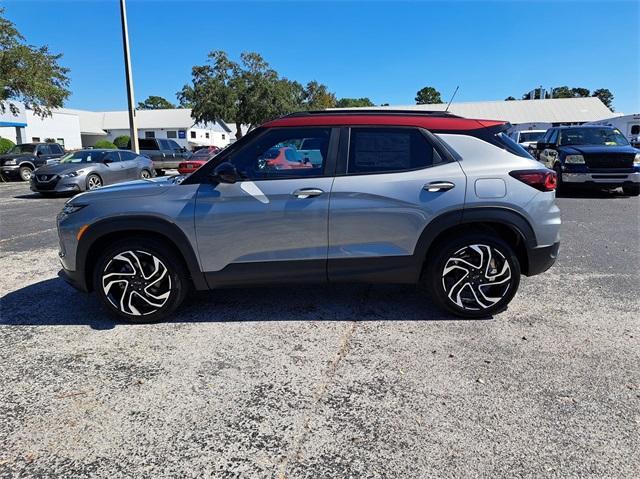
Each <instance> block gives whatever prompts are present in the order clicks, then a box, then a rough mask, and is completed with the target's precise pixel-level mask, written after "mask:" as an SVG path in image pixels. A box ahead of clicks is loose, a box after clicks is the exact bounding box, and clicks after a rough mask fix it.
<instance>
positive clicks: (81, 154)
mask: <svg viewBox="0 0 640 479" xmlns="http://www.w3.org/2000/svg"><path fill="white" fill-rule="evenodd" d="M105 153H106V152H104V151H91V150H88V151H86V150H85V151H76V152H74V153H67V154H66V155H64V156H63V157H62V158H61V159H60V163H95V162H97V161H99V160H100V158H102V157H103V156H104V155H105Z"/></svg>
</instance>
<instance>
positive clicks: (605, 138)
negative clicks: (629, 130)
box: [560, 128, 629, 146]
mask: <svg viewBox="0 0 640 479" xmlns="http://www.w3.org/2000/svg"><path fill="white" fill-rule="evenodd" d="M560 144H561V145H599V146H626V145H628V144H629V142H628V141H627V139H626V138H625V137H624V135H623V134H622V133H620V130H618V129H617V128H567V129H566V130H562V133H561V134H560Z"/></svg>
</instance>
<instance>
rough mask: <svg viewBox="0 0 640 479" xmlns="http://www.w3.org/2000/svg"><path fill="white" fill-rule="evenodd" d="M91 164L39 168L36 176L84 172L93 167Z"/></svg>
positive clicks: (51, 165)
mask: <svg viewBox="0 0 640 479" xmlns="http://www.w3.org/2000/svg"><path fill="white" fill-rule="evenodd" d="M93 166H94V165H92V164H91V163H54V164H50V165H45V166H41V167H40V168H38V169H37V170H36V173H37V174H43V175H64V174H65V173H71V172H72V171H78V170H85V169H88V168H91V167H93Z"/></svg>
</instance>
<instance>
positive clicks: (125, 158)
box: [119, 151, 138, 161]
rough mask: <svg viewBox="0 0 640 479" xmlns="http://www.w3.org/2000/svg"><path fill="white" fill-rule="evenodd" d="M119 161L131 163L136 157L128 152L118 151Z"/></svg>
mask: <svg viewBox="0 0 640 479" xmlns="http://www.w3.org/2000/svg"><path fill="white" fill-rule="evenodd" d="M119 153H120V159H121V160H122V161H131V160H135V159H136V158H137V157H138V155H136V154H135V153H131V152H130V151H120V152H119Z"/></svg>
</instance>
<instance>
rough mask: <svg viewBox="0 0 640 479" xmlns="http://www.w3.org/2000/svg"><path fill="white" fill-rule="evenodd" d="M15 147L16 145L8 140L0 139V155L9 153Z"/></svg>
mask: <svg viewBox="0 0 640 479" xmlns="http://www.w3.org/2000/svg"><path fill="white" fill-rule="evenodd" d="M15 145H16V144H15V143H14V142H13V141H11V140H10V139H9V138H0V155H2V154H4V153H6V152H7V151H9V150H10V149H11V148H13V147H14V146H15Z"/></svg>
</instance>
